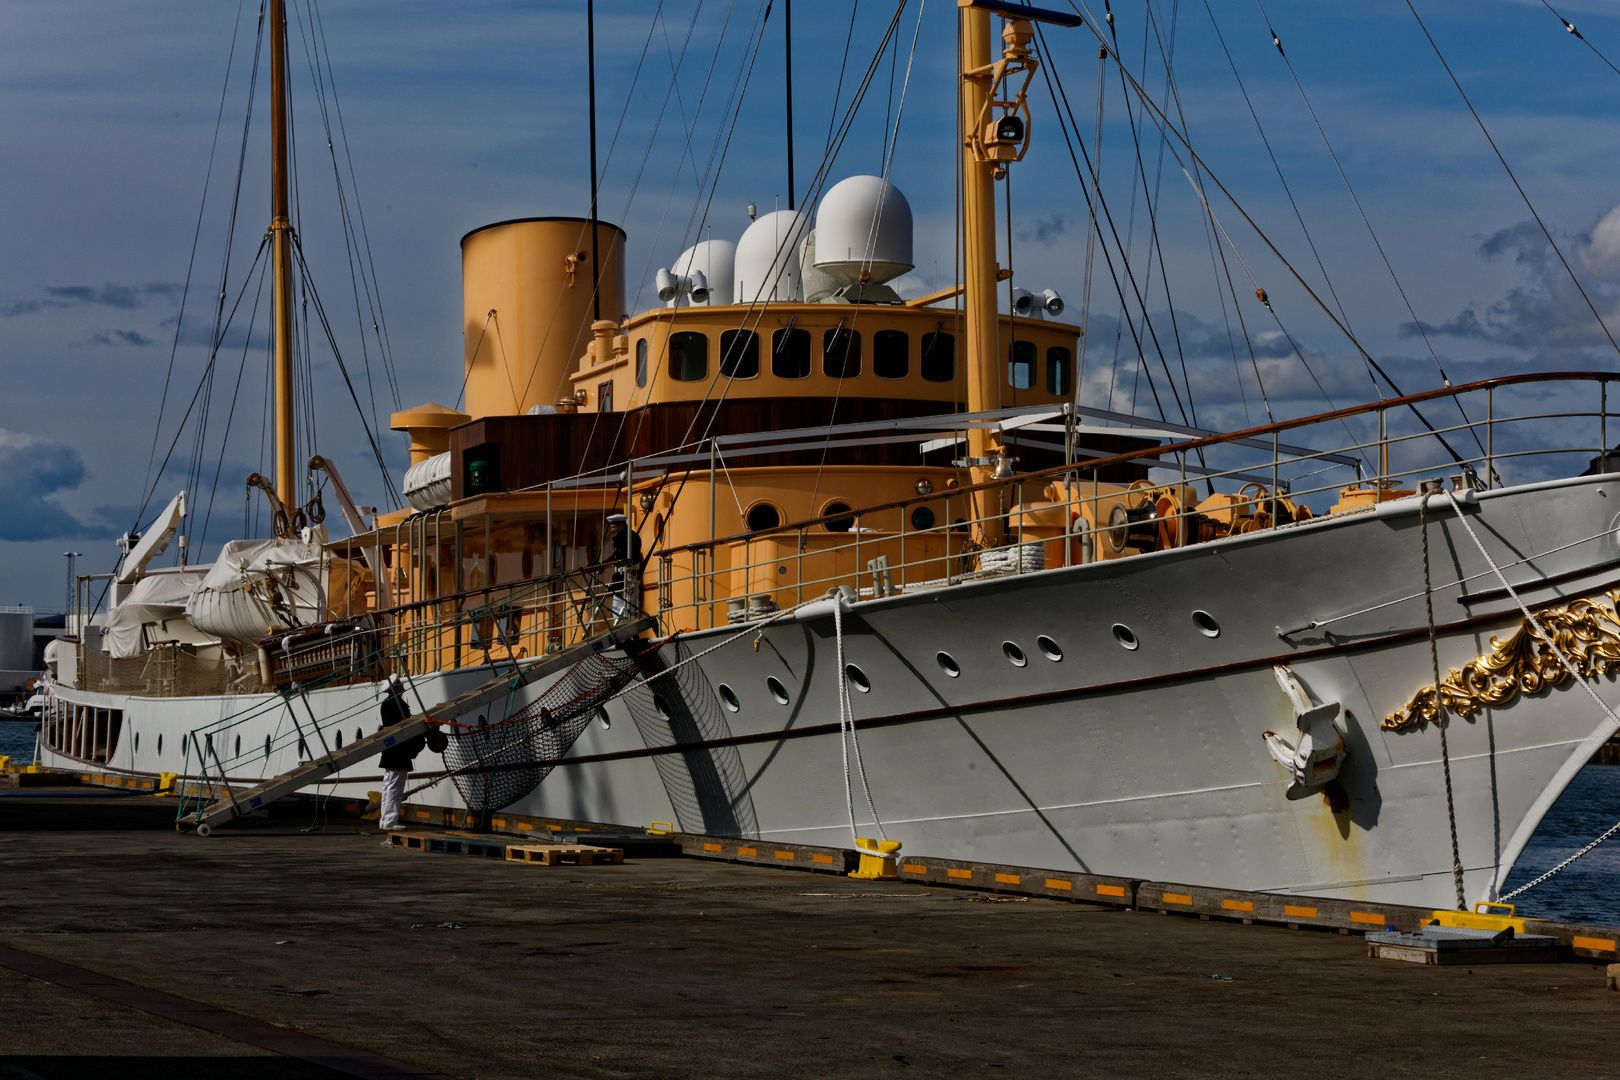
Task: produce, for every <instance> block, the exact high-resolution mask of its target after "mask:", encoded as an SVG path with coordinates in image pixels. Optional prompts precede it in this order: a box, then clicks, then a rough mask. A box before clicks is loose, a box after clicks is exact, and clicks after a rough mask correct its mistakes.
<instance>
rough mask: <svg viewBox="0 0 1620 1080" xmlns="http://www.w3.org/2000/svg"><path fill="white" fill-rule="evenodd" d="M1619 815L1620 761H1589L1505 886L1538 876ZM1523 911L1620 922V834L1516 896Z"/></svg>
mask: <svg viewBox="0 0 1620 1080" xmlns="http://www.w3.org/2000/svg"><path fill="white" fill-rule="evenodd" d="M1616 821H1620V765H1588V766H1587V767H1586V768H1584V769H1582V770H1581V771H1580V772H1579V773H1578V774H1576V776H1575V779H1574V780H1572V781H1570V785H1569V787H1567V788H1565V789H1564V793H1563V794H1562V795H1561V796H1559V798H1558V801H1557V802H1555V803H1553V806H1552V809H1551V810H1548V811H1547V816H1546V817H1544V818H1542V819H1541V827H1540V828H1539V829H1537V830H1536V833H1535V835H1534V836H1532V837H1531V838H1530V842H1529V843H1528V844H1526V845H1525V848H1524V854H1523V855H1521V856H1520V857H1519V863H1518V865H1517V866H1515V867H1514V868H1513V874H1512V876H1510V877H1509V878H1508V880H1507V885H1506V886H1505V887H1504V888H1503V890H1502V891H1503V892H1512V891H1513V890H1514V889H1517V888H1518V887H1519V886H1520V885H1523V884H1524V883H1525V882H1527V881H1529V880H1531V879H1532V878H1536V877H1540V876H1541V875H1542V874H1544V873H1546V872H1547V871H1548V870H1551V869H1552V868H1553V867H1554V866H1557V865H1558V864H1559V863H1561V862H1563V861H1564V860H1565V859H1567V858H1569V857H1570V856H1571V855H1573V854H1575V853H1576V852H1577V851H1579V850H1580V849H1581V848H1583V847H1585V846H1586V845H1587V844H1590V843H1591V842H1592V841H1593V840H1595V839H1597V838H1598V836H1600V835H1601V834H1602V833H1603V832H1605V831H1606V830H1607V829H1608V828H1609V827H1610V826H1611V825H1613V824H1614V823H1615V822H1616ZM1513 903H1514V904H1515V905H1517V906H1518V909H1519V914H1521V915H1534V916H1536V917H1537V918H1542V919H1554V920H1556V921H1559V922H1576V923H1596V924H1598V925H1600V926H1617V925H1620V836H1616V837H1614V838H1613V839H1611V840H1609V841H1608V842H1607V843H1606V844H1604V845H1603V846H1602V847H1600V848H1598V849H1597V850H1595V851H1592V852H1590V853H1589V854H1587V855H1585V856H1584V857H1583V858H1582V859H1581V860H1580V861H1579V862H1577V863H1575V864H1574V865H1573V866H1571V867H1569V868H1568V869H1567V870H1564V871H1562V872H1560V873H1559V874H1558V875H1557V876H1556V877H1553V878H1551V879H1549V880H1548V881H1546V882H1543V883H1542V884H1540V885H1537V886H1536V887H1535V888H1534V889H1531V890H1530V891H1529V892H1527V893H1525V894H1524V895H1523V896H1521V897H1519V898H1518V899H1517V900H1515V901H1513Z"/></svg>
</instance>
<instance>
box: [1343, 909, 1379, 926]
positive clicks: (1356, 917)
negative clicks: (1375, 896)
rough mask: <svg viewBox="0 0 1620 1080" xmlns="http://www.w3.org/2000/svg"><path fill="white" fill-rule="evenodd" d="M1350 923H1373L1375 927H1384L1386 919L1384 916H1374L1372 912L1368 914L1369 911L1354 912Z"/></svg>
mask: <svg viewBox="0 0 1620 1080" xmlns="http://www.w3.org/2000/svg"><path fill="white" fill-rule="evenodd" d="M1350 921H1351V922H1359V923H1371V924H1373V925H1374V926H1383V925H1384V917H1383V916H1382V915H1375V914H1373V913H1371V912H1368V911H1352V912H1351V913H1350Z"/></svg>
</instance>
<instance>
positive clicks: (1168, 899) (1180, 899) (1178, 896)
mask: <svg viewBox="0 0 1620 1080" xmlns="http://www.w3.org/2000/svg"><path fill="white" fill-rule="evenodd" d="M1159 899H1160V900H1162V901H1164V902H1165V903H1166V904H1190V903H1192V897H1190V896H1188V895H1187V894H1186V893H1178V892H1167V893H1165V894H1164V895H1163V896H1161V897H1159Z"/></svg>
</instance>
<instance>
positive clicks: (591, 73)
mask: <svg viewBox="0 0 1620 1080" xmlns="http://www.w3.org/2000/svg"><path fill="white" fill-rule="evenodd" d="M585 54H586V55H585V65H586V71H587V72H588V78H589V81H590V96H591V319H592V321H593V322H601V321H602V258H601V254H602V253H601V251H600V249H599V248H598V247H597V240H596V233H597V228H596V0H585Z"/></svg>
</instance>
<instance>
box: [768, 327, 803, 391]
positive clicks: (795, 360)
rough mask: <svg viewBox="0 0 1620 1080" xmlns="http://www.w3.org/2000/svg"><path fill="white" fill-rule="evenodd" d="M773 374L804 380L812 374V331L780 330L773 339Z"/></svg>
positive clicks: (783, 377) (781, 377)
mask: <svg viewBox="0 0 1620 1080" xmlns="http://www.w3.org/2000/svg"><path fill="white" fill-rule="evenodd" d="M771 374H772V375H775V376H776V377H777V378H778V379H803V378H805V377H806V376H808V375H809V374H810V331H808V330H794V329H788V330H778V331H777V332H776V333H775V334H774V335H772V339H771Z"/></svg>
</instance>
